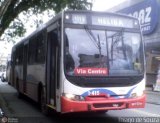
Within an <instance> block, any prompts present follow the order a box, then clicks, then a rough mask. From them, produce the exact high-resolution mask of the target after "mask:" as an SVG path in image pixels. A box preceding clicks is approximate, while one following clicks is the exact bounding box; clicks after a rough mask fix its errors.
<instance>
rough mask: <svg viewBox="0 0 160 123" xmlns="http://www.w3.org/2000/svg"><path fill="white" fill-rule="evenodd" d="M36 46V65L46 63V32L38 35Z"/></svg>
mask: <svg viewBox="0 0 160 123" xmlns="http://www.w3.org/2000/svg"><path fill="white" fill-rule="evenodd" d="M36 42H37V43H36V44H37V46H36V63H44V62H45V32H44V31H42V32H41V33H39V34H38V35H37V41H36Z"/></svg>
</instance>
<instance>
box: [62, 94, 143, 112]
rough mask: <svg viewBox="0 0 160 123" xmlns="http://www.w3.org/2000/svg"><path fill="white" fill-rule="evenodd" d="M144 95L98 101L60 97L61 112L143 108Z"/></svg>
mask: <svg viewBox="0 0 160 123" xmlns="http://www.w3.org/2000/svg"><path fill="white" fill-rule="evenodd" d="M145 100H146V95H143V96H141V97H138V98H128V99H106V100H98V101H73V100H69V99H67V98H66V97H63V96H62V97H61V112H62V113H70V112H89V111H107V110H121V109H126V108H144V107H145Z"/></svg>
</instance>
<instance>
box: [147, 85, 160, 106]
mask: <svg viewBox="0 0 160 123" xmlns="http://www.w3.org/2000/svg"><path fill="white" fill-rule="evenodd" d="M145 92H146V94H147V100H146V102H147V103H150V104H155V105H160V92H156V91H153V90H152V88H150V87H146V91H145Z"/></svg>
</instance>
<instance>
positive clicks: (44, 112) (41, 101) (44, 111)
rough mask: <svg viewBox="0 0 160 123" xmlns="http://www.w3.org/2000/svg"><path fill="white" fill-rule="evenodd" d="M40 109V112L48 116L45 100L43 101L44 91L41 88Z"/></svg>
mask: <svg viewBox="0 0 160 123" xmlns="http://www.w3.org/2000/svg"><path fill="white" fill-rule="evenodd" d="M40 109H41V112H42V113H43V114H44V115H46V116H48V114H49V109H48V107H47V106H46V101H45V96H44V91H43V89H41V91H40Z"/></svg>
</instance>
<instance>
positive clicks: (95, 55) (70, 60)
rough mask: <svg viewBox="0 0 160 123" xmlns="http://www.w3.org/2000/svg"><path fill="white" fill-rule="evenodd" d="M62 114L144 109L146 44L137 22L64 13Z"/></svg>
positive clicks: (102, 15) (121, 17) (113, 16)
mask: <svg viewBox="0 0 160 123" xmlns="http://www.w3.org/2000/svg"><path fill="white" fill-rule="evenodd" d="M63 47H64V54H63V66H64V74H62V78H63V79H62V80H63V81H62V85H63V90H62V96H61V112H62V113H68V112H86V111H107V110H121V109H127V108H144V106H145V99H146V97H145V94H144V90H145V76H144V73H145V70H144V65H145V62H144V61H145V60H144V45H143V42H142V37H141V30H140V27H139V22H138V20H137V19H135V18H132V17H127V16H124V15H117V14H112V13H98V12H93V13H92V12H88V13H87V12H86V13H85V12H81V13H80V12H77V13H76V12H66V13H65V14H64V44H63Z"/></svg>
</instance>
